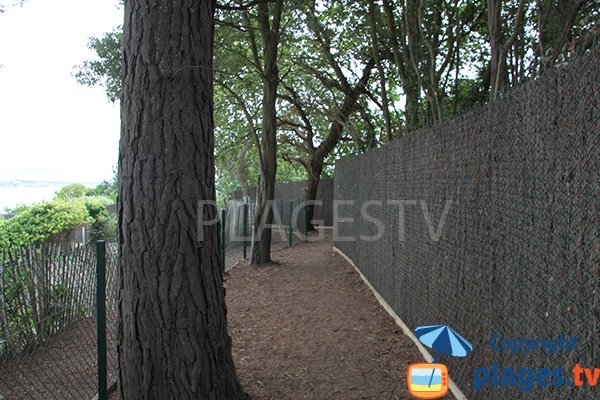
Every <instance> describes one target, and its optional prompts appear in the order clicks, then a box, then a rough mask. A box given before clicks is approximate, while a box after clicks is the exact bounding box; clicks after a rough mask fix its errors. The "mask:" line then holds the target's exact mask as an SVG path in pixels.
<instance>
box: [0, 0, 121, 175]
mask: <svg viewBox="0 0 600 400" xmlns="http://www.w3.org/2000/svg"><path fill="white" fill-rule="evenodd" d="M10 3H12V0H4V1H2V4H4V5H5V6H6V9H5V12H4V13H3V14H0V65H2V67H0V181H12V180H33V181H53V182H83V183H97V182H101V181H102V180H105V179H106V180H108V179H110V178H112V175H113V173H112V168H113V166H114V165H115V164H116V163H117V156H118V143H119V133H120V132H119V129H120V121H119V105H118V104H111V103H110V102H109V101H108V99H107V97H106V95H105V94H104V90H103V89H102V88H100V87H93V88H89V87H86V86H81V85H79V84H78V83H77V81H76V80H75V78H74V77H73V76H72V73H73V68H74V66H75V65H77V64H81V62H82V61H84V60H86V59H91V58H93V57H94V52H93V51H91V50H89V49H88V48H87V43H88V38H89V37H90V36H95V35H96V36H97V35H101V34H102V33H104V32H108V31H110V30H112V29H113V28H114V27H115V26H117V25H120V24H121V23H122V19H123V16H122V10H121V9H120V8H119V7H118V1H117V0H26V1H25V2H24V4H23V6H22V7H14V6H10Z"/></svg>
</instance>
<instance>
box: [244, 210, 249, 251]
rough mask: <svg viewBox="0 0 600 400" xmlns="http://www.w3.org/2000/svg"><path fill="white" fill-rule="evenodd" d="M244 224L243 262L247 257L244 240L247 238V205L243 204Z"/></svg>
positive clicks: (246, 243)
mask: <svg viewBox="0 0 600 400" xmlns="http://www.w3.org/2000/svg"><path fill="white" fill-rule="evenodd" d="M243 214H244V223H243V229H244V260H245V259H246V258H248V257H247V254H246V252H247V247H248V241H247V240H246V238H247V237H248V203H246V204H244V212H243Z"/></svg>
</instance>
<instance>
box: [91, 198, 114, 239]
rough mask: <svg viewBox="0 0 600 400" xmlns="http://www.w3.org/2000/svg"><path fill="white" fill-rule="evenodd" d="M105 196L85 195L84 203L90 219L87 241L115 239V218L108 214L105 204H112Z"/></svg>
mask: <svg viewBox="0 0 600 400" xmlns="http://www.w3.org/2000/svg"><path fill="white" fill-rule="evenodd" d="M112 203H113V202H112V200H111V199H110V198H107V197H86V198H85V199H84V205H85V208H86V209H87V212H88V214H89V216H90V217H91V219H92V221H93V222H92V223H91V225H90V232H89V238H88V239H89V241H90V242H95V241H97V240H107V241H113V240H116V239H117V220H116V218H115V217H113V216H112V215H110V213H109V212H108V209H107V206H108V205H110V204H112Z"/></svg>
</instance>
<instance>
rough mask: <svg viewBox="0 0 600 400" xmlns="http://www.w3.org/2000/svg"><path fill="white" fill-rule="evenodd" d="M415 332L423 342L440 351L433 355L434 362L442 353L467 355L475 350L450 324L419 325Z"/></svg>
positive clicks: (457, 355)
mask: <svg viewBox="0 0 600 400" xmlns="http://www.w3.org/2000/svg"><path fill="white" fill-rule="evenodd" d="M415 333H416V335H417V338H418V339H419V341H420V342H421V343H423V344H424V345H425V346H427V347H429V348H431V349H432V350H435V351H437V352H438V354H435V355H434V357H433V359H434V362H437V360H438V359H439V357H440V355H441V354H446V355H449V356H452V357H465V356H467V355H468V354H469V353H471V352H472V351H473V345H471V343H469V342H468V341H467V339H465V338H464V337H462V336H460V335H459V334H458V333H456V331H455V330H454V329H452V328H450V327H449V326H448V325H427V326H419V327H417V328H416V329H415Z"/></svg>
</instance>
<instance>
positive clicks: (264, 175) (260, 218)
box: [250, 0, 283, 265]
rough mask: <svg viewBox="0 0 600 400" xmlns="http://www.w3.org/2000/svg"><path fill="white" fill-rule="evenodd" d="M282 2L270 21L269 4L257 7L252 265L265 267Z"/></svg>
mask: <svg viewBox="0 0 600 400" xmlns="http://www.w3.org/2000/svg"><path fill="white" fill-rule="evenodd" d="M282 7H283V0H277V1H276V2H275V5H274V7H273V18H272V20H271V21H270V20H269V19H270V18H269V16H270V12H269V5H268V4H267V3H260V4H259V5H258V13H259V22H260V29H261V35H262V48H263V62H264V69H263V71H262V75H263V83H264V89H263V119H262V126H261V133H262V138H261V141H260V148H261V154H262V157H261V171H260V177H261V179H260V184H259V187H258V190H257V207H256V214H255V219H254V224H253V228H252V247H251V250H250V252H251V257H250V264H252V265H258V264H265V263H268V262H270V261H271V229H270V228H269V227H268V225H271V224H272V223H273V210H272V208H271V202H272V201H273V199H274V196H275V177H276V174H277V109H276V107H275V106H276V103H277V86H278V84H279V69H278V67H277V56H278V49H279V34H280V32H279V30H280V28H279V27H280V21H281V13H282Z"/></svg>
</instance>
